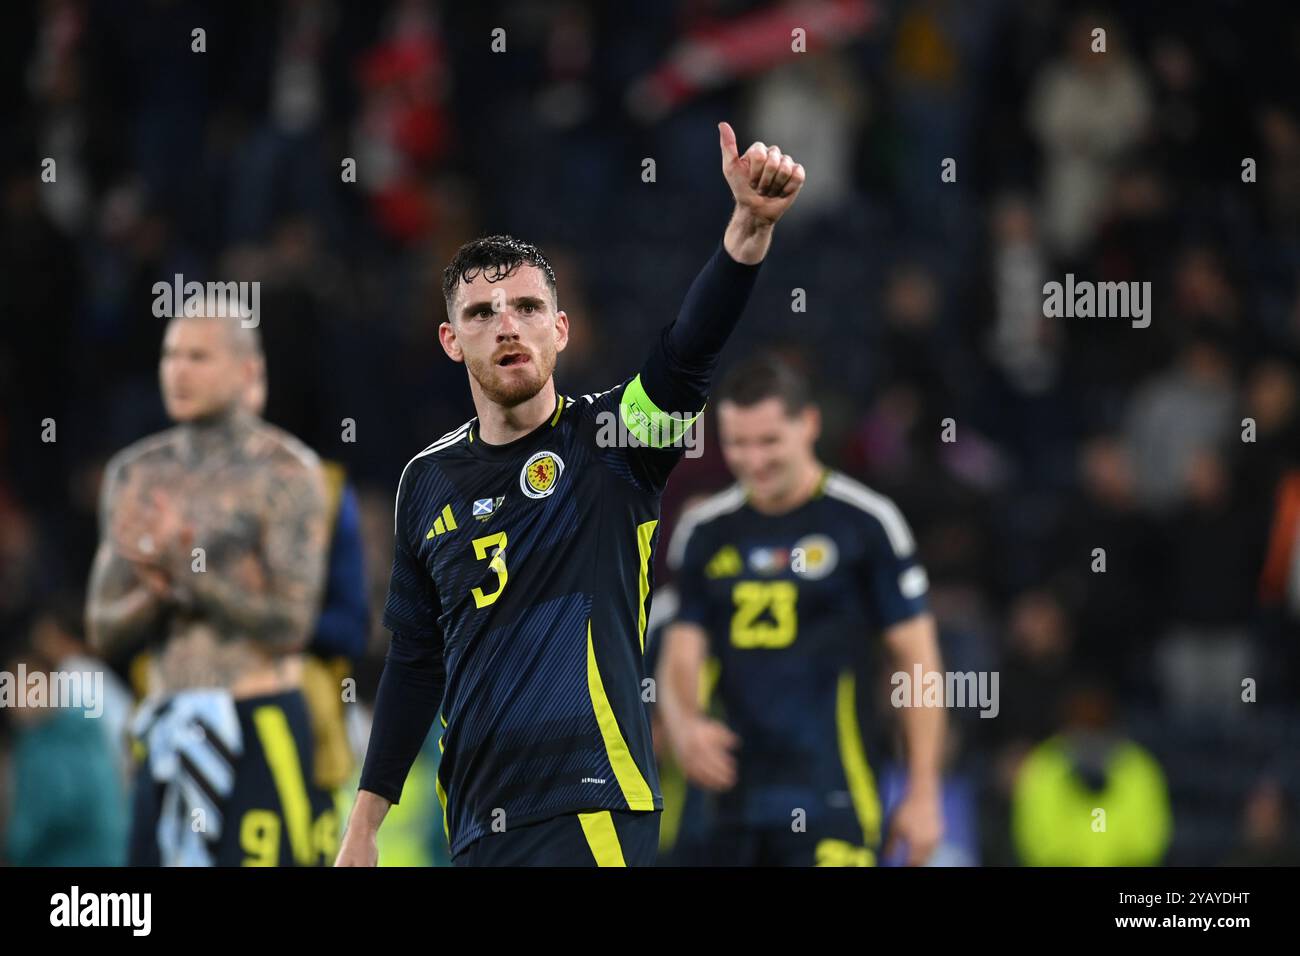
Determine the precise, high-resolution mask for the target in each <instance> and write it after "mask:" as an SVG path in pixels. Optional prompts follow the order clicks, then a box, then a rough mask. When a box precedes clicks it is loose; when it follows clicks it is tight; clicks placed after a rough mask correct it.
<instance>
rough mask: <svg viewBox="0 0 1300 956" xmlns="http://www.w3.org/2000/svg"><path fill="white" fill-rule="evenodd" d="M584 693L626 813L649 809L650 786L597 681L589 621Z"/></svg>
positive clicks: (599, 682)
mask: <svg viewBox="0 0 1300 956" xmlns="http://www.w3.org/2000/svg"><path fill="white" fill-rule="evenodd" d="M587 690H588V692H589V693H590V694H591V706H592V709H593V710H594V711H595V712H596V723H597V724H599V725H600V736H601V737H602V738H604V740H605V752H606V753H607V754H608V755H609V765H610V766H611V767H613V768H614V776H615V777H616V778H617V779H618V785H619V788H620V789H621V790H622V791H623V799H624V800H626V801H627V806H628V809H629V810H653V809H654V808H655V801H654V794H652V793H651V792H650V784H648V783H646V780H645V777H644V776H642V774H641V769H640V768H639V767H638V766H637V765H636V761H635V760H633V759H632V752H631V751H630V750H628V747H627V741H626V740H624V739H623V733H622V731H620V730H619V729H618V720H617V718H615V717H614V709H613V708H612V707H610V705H609V697H608V696H606V694H605V684H604V682H603V681H602V680H601V679H600V668H599V667H597V666H596V645H595V644H593V643H592V640H591V621H590V620H588V621H587Z"/></svg>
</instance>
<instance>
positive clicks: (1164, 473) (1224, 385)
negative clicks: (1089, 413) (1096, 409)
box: [1125, 336, 1238, 513]
mask: <svg viewBox="0 0 1300 956" xmlns="http://www.w3.org/2000/svg"><path fill="white" fill-rule="evenodd" d="M1237 401H1238V399H1237V395H1236V393H1235V391H1234V390H1233V380H1232V369H1231V366H1230V365H1229V363H1228V359H1227V357H1226V356H1225V355H1224V353H1223V351H1222V349H1220V348H1219V347H1218V345H1217V344H1216V343H1215V341H1214V340H1213V339H1210V338H1208V337H1204V336H1203V337H1199V338H1197V339H1195V340H1193V341H1192V342H1191V343H1189V344H1188V345H1187V346H1186V347H1184V348H1183V350H1182V351H1181V352H1180V353H1179V355H1178V358H1177V361H1176V362H1175V364H1174V366H1173V367H1172V368H1171V369H1169V371H1167V372H1164V373H1163V374H1161V375H1159V376H1158V377H1156V378H1155V379H1153V380H1151V381H1150V382H1148V383H1147V384H1146V385H1144V386H1142V387H1141V388H1140V389H1139V390H1138V391H1137V393H1136V394H1135V395H1134V397H1133V401H1132V404H1131V405H1130V406H1129V410H1128V413H1127V421H1126V422H1125V439H1126V442H1127V446H1128V454H1129V456H1130V457H1131V458H1132V461H1133V477H1134V480H1135V489H1136V492H1137V498H1138V503H1139V504H1140V505H1141V506H1142V507H1143V508H1145V509H1147V510H1149V511H1151V512H1153V513H1168V512H1170V511H1172V510H1173V509H1175V508H1177V507H1178V506H1179V505H1181V504H1182V503H1183V502H1184V501H1186V500H1187V497H1188V495H1189V492H1190V487H1189V483H1190V481H1191V479H1192V478H1193V477H1194V476H1195V474H1196V472H1194V470H1193V462H1194V461H1195V459H1196V457H1197V456H1198V455H1199V454H1201V453H1203V452H1207V451H1214V450H1216V449H1218V448H1220V447H1222V446H1223V444H1224V443H1225V442H1226V441H1227V440H1228V438H1229V437H1230V436H1233V434H1234V431H1235V427H1234V426H1235V425H1236V421H1235V414H1236V411H1237Z"/></svg>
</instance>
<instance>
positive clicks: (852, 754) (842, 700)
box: [835, 671, 881, 847]
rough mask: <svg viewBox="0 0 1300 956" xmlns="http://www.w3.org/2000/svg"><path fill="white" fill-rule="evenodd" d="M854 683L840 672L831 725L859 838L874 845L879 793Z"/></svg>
mask: <svg viewBox="0 0 1300 956" xmlns="http://www.w3.org/2000/svg"><path fill="white" fill-rule="evenodd" d="M854 685H855V682H854V677H853V672H852V671H844V672H842V673H841V674H840V680H839V685H838V687H837V688H836V694H835V728H836V731H837V736H838V737H839V743H840V762H841V763H842V764H843V765H844V776H845V777H846V778H848V781H849V794H850V796H851V797H852V798H853V810H854V812H855V813H856V814H857V817H858V823H859V824H861V826H862V836H863V839H865V840H866V841H867V846H868V847H874V846H876V845H877V844H878V843H879V842H880V815H881V811H880V795H879V794H878V793H877V792H876V778H875V775H874V774H872V772H871V765H870V764H869V763H867V752H866V750H865V749H864V748H863V746H862V732H861V731H860V730H859V729H858V706H857V694H856V693H855V687H854Z"/></svg>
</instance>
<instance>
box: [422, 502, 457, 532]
mask: <svg viewBox="0 0 1300 956" xmlns="http://www.w3.org/2000/svg"><path fill="white" fill-rule="evenodd" d="M455 530H456V516H455V515H453V514H452V513H451V505H443V506H442V514H440V515H438V517H437V518H435V519H434V521H433V527H432V528H430V529H429V533H428V534H426V535H425V536H424V540H426V541H428V540H429V539H430V538H436V537H437V536H438V535H440V534H446V533H447V532H448V531H455Z"/></svg>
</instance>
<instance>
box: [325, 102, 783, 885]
mask: <svg viewBox="0 0 1300 956" xmlns="http://www.w3.org/2000/svg"><path fill="white" fill-rule="evenodd" d="M719 146H720V149H721V159H722V163H721V165H722V173H723V177H724V178H725V180H726V182H727V185H728V186H729V187H730V189H731V192H732V195H733V197H734V199H735V209H734V212H733V214H732V217H731V220H730V222H729V223H728V224H727V228H726V230H725V232H724V234H723V237H722V241H721V243H720V244H719V245H718V246H717V247H716V248H715V250H714V252H713V255H712V256H711V257H710V258H709V259H708V261H707V262H706V263H705V266H704V268H703V269H702V270H701V272H700V274H699V275H698V276H697V278H696V279H695V282H694V283H693V284H692V285H691V287H690V289H689V290H688V291H687V293H686V297H685V301H684V302H683V304H682V308H681V311H680V313H679V314H678V316H677V319H676V321H674V322H672V323H670V324H669V325H667V326H666V327H665V329H664V330H663V332H662V333H661V334H660V336H659V337H658V339H657V341H656V342H655V343H654V345H653V347H652V348H651V349H650V352H649V355H648V356H647V357H646V358H645V359H644V360H643V363H642V364H641V366H640V372H639V373H638V374H636V375H634V376H632V377H631V378H628V379H626V380H624V381H622V382H621V383H620V384H618V385H616V386H615V387H614V388H611V389H609V390H608V391H605V392H602V393H600V394H598V395H583V396H580V397H578V398H577V399H573V398H571V397H569V396H567V395H563V394H562V393H560V392H559V391H558V390H557V388H556V385H555V380H554V371H555V366H556V360H557V356H558V353H559V352H561V351H563V349H564V348H565V346H566V344H567V343H568V333H569V318H568V316H567V315H566V314H565V313H564V312H563V311H562V310H561V309H560V308H559V304H558V291H557V289H556V282H555V273H554V270H553V269H552V268H551V266H550V263H549V262H547V260H546V258H545V256H543V255H542V253H541V252H540V251H539V250H538V249H537V248H536V247H534V246H531V245H529V244H527V243H523V242H519V241H518V240H516V239H512V238H510V237H508V236H491V237H486V238H483V239H480V240H477V241H475V242H471V243H468V244H466V245H465V246H463V247H462V248H461V249H460V250H459V251H458V253H457V255H456V256H455V258H454V259H453V260H452V262H451V264H450V265H449V266H448V267H447V269H446V270H445V271H444V273H443V292H444V295H445V297H446V302H447V321H446V322H444V323H442V325H441V326H440V328H439V335H440V341H441V344H442V347H443V350H444V351H445V352H446V353H447V356H448V357H449V358H451V359H452V360H453V361H455V362H458V363H463V364H464V365H465V366H466V370H467V371H468V373H469V387H470V393H471V395H472V397H473V400H474V407H475V410H476V411H477V412H478V415H477V417H475V418H473V419H471V420H470V421H468V422H466V423H465V424H463V425H462V426H460V427H459V428H456V429H453V430H452V431H450V432H448V433H447V434H446V435H444V436H443V437H442V438H441V439H439V440H438V441H435V442H434V443H433V444H431V445H430V446H429V447H428V448H426V449H425V450H424V451H422V452H421V453H420V454H418V455H416V457H415V458H414V459H412V460H411V461H410V462H409V463H408V464H407V467H406V468H405V469H404V471H403V473H402V476H401V477H400V478H399V480H398V488H397V503H396V509H395V511H396V514H395V516H394V526H395V527H394V530H395V532H396V546H395V549H394V556H393V571H392V578H391V584H390V587H389V594H388V600H387V602H386V605H385V610H384V626H385V627H387V628H388V629H389V630H390V631H392V633H393V639H392V643H391V644H390V647H389V652H388V656H387V659H386V661H385V665H384V672H383V675H382V677H381V679H380V684H379V691H378V694H377V695H376V699H375V713H374V722H373V725H372V729H371V734H370V744H369V748H368V750H367V753H366V760H365V765H364V767H363V769H362V776H361V786H360V792H359V793H358V795H357V802H356V805H355V806H354V808H353V810H352V814H351V817H350V819H349V823H348V828H347V831H346V833H345V835H344V840H343V846H342V848H341V850H340V852H339V857H338V863H339V865H359V866H373V865H375V864H376V862H377V860H378V851H377V849H376V835H377V833H378V830H379V826H380V823H381V822H382V820H383V818H384V815H385V814H386V813H387V811H388V808H389V807H390V806H391V805H392V804H394V803H396V802H397V800H398V798H399V797H400V796H401V791H402V784H403V781H404V780H405V779H406V776H407V774H408V773H409V771H410V768H411V764H412V762H413V761H414V759H415V756H416V754H417V753H418V751H419V749H420V746H421V745H422V744H423V742H424V739H425V737H426V736H427V734H428V732H429V729H430V727H431V726H434V721H435V720H440V724H441V731H442V737H441V741H440V745H441V746H442V747H443V748H444V749H443V757H442V762H441V764H440V765H439V771H438V787H437V789H438V796H439V799H440V800H441V802H442V804H443V811H444V822H445V827H446V832H447V838H448V843H449V846H450V849H451V854H452V862H453V863H454V864H456V865H463V866H501V865H561V866H593V865H595V866H623V865H633V866H635V865H648V864H653V863H654V860H655V856H656V852H657V846H658V842H659V812H660V811H661V810H662V808H663V797H662V795H661V794H660V792H659V783H658V774H657V768H656V765H655V759H654V753H653V749H652V745H651V730H650V721H649V715H648V713H647V699H646V698H645V697H644V696H643V695H644V694H645V691H646V686H647V684H648V678H647V675H646V671H645V662H644V654H645V632H646V619H647V615H648V614H649V611H650V595H651V592H652V590H653V586H654V584H653V573H652V563H653V555H654V549H655V543H656V541H657V537H658V536H657V526H658V523H659V499H660V495H661V494H662V492H663V488H664V485H665V483H666V482H667V480H668V475H669V473H670V472H671V470H672V468H673V467H674V466H675V465H676V463H677V462H678V460H680V458H681V455H682V448H683V443H682V437H683V435H684V433H685V431H686V429H687V428H689V427H690V425H691V423H693V422H694V421H695V419H696V418H697V417H698V416H699V413H700V410H701V409H703V407H704V404H705V402H706V400H707V397H708V389H709V386H710V382H711V379H712V374H713V369H714V367H715V366H716V363H717V359H718V355H719V353H720V352H721V350H722V347H723V345H724V344H725V343H726V340H727V337H728V336H729V335H730V333H731V330H732V328H733V327H734V326H735V323H736V322H737V320H738V319H739V318H740V314H741V312H742V311H743V309H744V307H745V303H746V301H747V300H748V298H749V294H750V290H751V289H752V288H753V283H754V281H755V279H756V277H757V273H758V270H759V267H760V265H761V263H762V261H763V260H764V258H765V257H766V256H767V252H768V249H769V248H770V246H771V241H772V231H773V227H774V226H775V224H776V222H777V220H778V219H780V218H781V216H783V215H784V214H785V211H786V210H787V209H789V207H790V205H791V204H792V203H793V202H794V200H795V197H796V196H797V194H798V192H799V190H800V188H801V187H802V185H803V182H804V170H803V167H802V166H800V165H799V164H798V163H796V162H795V161H794V160H793V159H792V158H791V157H789V156H787V155H784V154H783V153H782V152H781V150H780V149H779V148H777V147H776V146H771V147H769V146H766V145H764V144H763V143H754V144H752V145H751V146H750V147H749V148H748V149H747V150H746V151H745V152H744V154H741V153H740V152H739V150H738V149H737V146H736V137H735V133H734V132H733V131H732V129H731V127H730V126H729V125H728V124H726V123H721V124H719ZM611 426H615V427H611Z"/></svg>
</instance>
